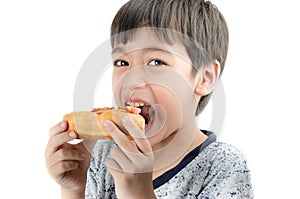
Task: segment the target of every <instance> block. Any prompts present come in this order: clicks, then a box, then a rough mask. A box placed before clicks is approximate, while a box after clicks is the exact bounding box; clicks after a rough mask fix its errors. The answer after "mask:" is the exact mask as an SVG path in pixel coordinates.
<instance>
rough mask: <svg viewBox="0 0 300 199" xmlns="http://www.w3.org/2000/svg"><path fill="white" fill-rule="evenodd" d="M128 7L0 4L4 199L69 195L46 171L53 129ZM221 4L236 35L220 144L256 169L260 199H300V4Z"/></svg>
mask: <svg viewBox="0 0 300 199" xmlns="http://www.w3.org/2000/svg"><path fill="white" fill-rule="evenodd" d="M124 2H126V1H125V0H114V1H105V3H104V1H64V0H60V1H58V0H54V1H38V0H36V1H34V0H28V1H21V0H18V1H17V0H12V1H1V2H0V93H1V98H0V99H1V101H0V102H1V103H0V118H1V129H0V130H1V140H2V141H1V144H0V152H1V156H0V157H1V164H0V172H1V174H0V176H1V177H0V179H1V186H2V188H1V198H59V197H60V195H59V194H60V189H59V187H58V185H56V183H55V182H54V181H53V180H52V179H51V178H50V177H49V176H48V173H47V171H46V168H45V163H44V150H45V147H46V144H47V140H48V130H49V128H50V127H51V126H53V125H54V124H56V123H57V122H59V121H60V119H61V117H62V115H63V114H65V113H67V112H69V111H72V108H73V104H72V103H73V89H74V84H75V80H76V77H77V74H78V72H79V70H80V68H81V65H82V63H83V62H84V61H85V59H86V58H87V56H88V55H89V54H90V53H91V52H92V51H93V50H94V49H95V48H96V47H97V46H98V45H100V44H101V43H102V42H104V41H106V40H107V39H108V38H109V28H110V23H111V20H112V18H113V16H114V14H115V13H116V11H117V9H118V8H119V7H120V6H121V5H122V4H123V3H124ZM213 2H214V3H215V4H216V5H217V6H218V7H219V9H220V10H221V11H222V12H223V14H224V16H225V17H226V19H227V23H228V26H229V29H230V50H229V54H228V61H227V63H226V67H225V71H224V76H223V77H222V81H223V85H224V87H225V93H226V121H225V124H224V127H223V131H222V134H221V135H222V136H221V140H222V141H225V142H227V143H230V144H232V145H234V146H236V147H238V148H239V149H240V150H241V151H242V152H243V153H244V155H245V157H246V158H247V160H248V161H249V166H250V169H251V171H252V181H253V187H254V191H255V196H256V197H255V198H296V197H297V196H298V192H299V191H298V190H299V188H298V185H299V182H298V179H299V178H300V176H299V168H300V165H299V161H298V160H299V158H298V157H299V155H298V152H299V151H300V150H299V136H298V134H299V133H300V131H299V122H300V121H299V118H300V117H299V111H300V110H299V101H300V98H299V95H297V93H298V92H299V85H300V81H299V71H300V70H299V67H300V64H299V50H298V48H299V44H300V42H299V35H300V30H299V28H298V27H299V21H298V19H299V18H300V14H299V13H300V12H299V6H297V4H298V3H297V1H292V0H286V1H282V0H281V1H271V0H265V1H258V0H255V1H233V0H227V1H221V0H214V1H213ZM106 87H107V88H109V83H106ZM3 186H4V187H3ZM2 196H3V197H2ZM4 196H5V197H4Z"/></svg>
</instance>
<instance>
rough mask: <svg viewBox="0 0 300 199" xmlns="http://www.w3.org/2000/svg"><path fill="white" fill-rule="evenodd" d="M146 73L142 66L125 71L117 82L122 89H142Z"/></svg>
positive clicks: (145, 81) (145, 82) (144, 85)
mask: <svg viewBox="0 0 300 199" xmlns="http://www.w3.org/2000/svg"><path fill="white" fill-rule="evenodd" d="M146 79H147V73H146V71H145V68H144V67H143V66H140V67H134V68H132V69H130V70H128V71H127V73H126V74H125V75H124V76H123V77H122V80H121V81H119V83H121V84H122V85H123V86H122V87H123V88H126V89H129V90H133V89H138V88H144V87H146V85H147V80H146Z"/></svg>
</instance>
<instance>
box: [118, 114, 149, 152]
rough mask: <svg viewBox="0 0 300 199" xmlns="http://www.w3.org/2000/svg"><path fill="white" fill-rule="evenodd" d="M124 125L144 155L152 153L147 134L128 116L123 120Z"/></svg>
mask: <svg viewBox="0 0 300 199" xmlns="http://www.w3.org/2000/svg"><path fill="white" fill-rule="evenodd" d="M122 123H123V125H124V127H125V128H126V130H127V131H128V132H129V134H130V135H131V137H132V138H133V140H134V142H135V144H136V146H137V147H138V149H139V150H140V151H141V152H142V153H150V152H152V147H151V144H150V142H149V140H148V139H147V137H146V135H145V133H144V132H143V131H142V130H141V129H140V128H139V127H138V126H137V125H136V124H135V123H134V122H133V121H132V120H131V119H130V118H129V117H128V116H125V117H123V118H122Z"/></svg>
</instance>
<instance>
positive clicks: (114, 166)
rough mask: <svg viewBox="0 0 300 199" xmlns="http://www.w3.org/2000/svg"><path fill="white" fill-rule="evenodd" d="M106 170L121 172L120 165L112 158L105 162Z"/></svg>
mask: <svg viewBox="0 0 300 199" xmlns="http://www.w3.org/2000/svg"><path fill="white" fill-rule="evenodd" d="M105 165H106V168H107V169H108V171H109V172H112V171H119V172H120V171H122V169H121V167H120V165H119V164H118V162H117V161H116V160H114V159H112V158H109V159H107V160H106V163H105Z"/></svg>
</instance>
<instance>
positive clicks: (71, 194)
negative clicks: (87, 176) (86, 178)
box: [61, 188, 85, 199]
mask: <svg viewBox="0 0 300 199" xmlns="http://www.w3.org/2000/svg"><path fill="white" fill-rule="evenodd" d="M84 197H85V196H84V190H81V191H74V190H70V189H64V188H62V189H61V198H62V199H83V198H84Z"/></svg>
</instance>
